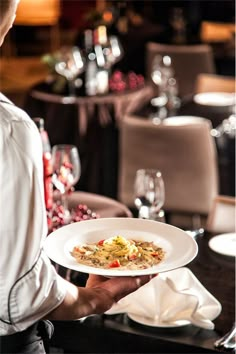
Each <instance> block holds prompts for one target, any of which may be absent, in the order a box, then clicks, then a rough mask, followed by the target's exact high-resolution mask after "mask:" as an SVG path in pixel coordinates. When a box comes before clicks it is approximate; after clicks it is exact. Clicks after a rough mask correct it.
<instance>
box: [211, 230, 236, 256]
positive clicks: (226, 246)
mask: <svg viewBox="0 0 236 354" xmlns="http://www.w3.org/2000/svg"><path fill="white" fill-rule="evenodd" d="M208 245H209V247H210V248H211V249H212V250H213V251H214V252H217V253H220V254H223V255H224V256H231V257H236V233H227V234H221V235H217V236H214V237H212V238H211V239H210V241H209V243H208Z"/></svg>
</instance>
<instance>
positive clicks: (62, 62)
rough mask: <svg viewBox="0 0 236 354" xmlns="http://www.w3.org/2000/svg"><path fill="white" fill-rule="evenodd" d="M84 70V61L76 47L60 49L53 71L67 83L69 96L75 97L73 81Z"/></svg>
mask: <svg viewBox="0 0 236 354" xmlns="http://www.w3.org/2000/svg"><path fill="white" fill-rule="evenodd" d="M84 69H85V60H84V58H83V57H82V55H81V52H80V49H79V48H78V47H76V46H74V47H63V48H61V50H60V51H59V52H58V54H57V62H56V65H55V70H56V72H57V73H58V74H60V75H62V76H64V77H65V78H66V80H67V81H68V86H69V94H70V95H71V96H75V79H76V78H77V76H78V75H79V74H81V73H82V72H83V71H84Z"/></svg>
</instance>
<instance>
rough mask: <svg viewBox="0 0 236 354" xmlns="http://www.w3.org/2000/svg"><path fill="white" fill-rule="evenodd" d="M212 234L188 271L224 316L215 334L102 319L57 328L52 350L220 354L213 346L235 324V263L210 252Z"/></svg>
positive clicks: (115, 317) (120, 317)
mask: <svg viewBox="0 0 236 354" xmlns="http://www.w3.org/2000/svg"><path fill="white" fill-rule="evenodd" d="M211 237H212V235H210V234H205V235H204V236H199V238H198V239H197V242H198V246H199V253H198V255H197V257H196V258H195V259H194V261H192V262H191V263H190V264H189V265H188V267H189V268H190V269H191V271H192V272H193V273H194V275H195V276H196V277H197V278H198V279H199V281H200V282H201V283H202V284H203V285H204V286H205V287H206V289H207V290H208V291H209V292H210V293H211V294H212V295H213V296H215V297H216V299H217V300H218V301H219V302H220V303H221V305H222V312H221V313H220V315H219V316H218V317H217V318H216V319H215V320H214V321H213V322H214V324H215V329H214V330H213V331H211V330H205V329H201V328H198V327H195V326H193V325H188V326H184V327H181V328H177V329H159V328H155V327H149V326H144V325H141V324H137V323H135V322H133V321H132V320H130V319H128V318H127V316H126V315H112V316H108V315H101V316H93V317H89V318H87V319H86V320H85V321H83V322H80V321H75V322H64V321H59V322H54V325H55V332H54V336H53V338H52V346H54V347H60V348H64V350H65V352H69V353H85V352H86V353H95V352H96V353H100V352H106V353H109V352H113V353H124V352H126V353H157V352H163V353H199V352H200V353H207V352H220V351H222V350H216V349H215V348H214V342H215V340H216V339H218V338H219V337H220V336H222V335H223V334H225V333H226V332H227V331H229V330H230V328H231V326H232V324H233V322H234V320H235V302H234V291H235V262H234V258H233V257H227V256H222V255H219V254H217V253H215V252H214V251H212V250H211V249H210V248H209V247H208V242H209V239H210V238H211Z"/></svg>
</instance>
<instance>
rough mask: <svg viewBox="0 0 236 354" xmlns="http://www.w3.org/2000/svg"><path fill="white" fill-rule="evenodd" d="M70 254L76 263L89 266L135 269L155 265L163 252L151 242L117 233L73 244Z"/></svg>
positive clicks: (162, 256)
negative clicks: (108, 236) (94, 241)
mask: <svg viewBox="0 0 236 354" xmlns="http://www.w3.org/2000/svg"><path fill="white" fill-rule="evenodd" d="M71 255H72V256H73V257H74V258H75V259H76V261H77V262H78V263H81V264H85V265H87V266H91V267H97V268H105V269H108V268H118V269H131V270H132V269H133V270H136V269H146V268H149V267H152V266H154V265H157V264H158V263H160V262H161V260H162V259H163V258H164V255H165V252H164V251H163V249H162V248H161V247H158V246H157V245H155V244H154V243H153V242H146V241H135V240H127V239H126V238H124V237H123V236H120V235H118V236H114V237H110V238H108V239H106V240H100V241H98V242H97V243H91V244H85V245H79V246H75V247H74V248H73V250H72V252H71Z"/></svg>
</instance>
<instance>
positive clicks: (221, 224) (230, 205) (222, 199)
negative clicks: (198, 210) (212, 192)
mask: <svg viewBox="0 0 236 354" xmlns="http://www.w3.org/2000/svg"><path fill="white" fill-rule="evenodd" d="M235 220H236V198H235V197H232V196H225V195H217V196H216V197H215V198H214V200H213V202H212V206H211V209H210V212H209V215H208V218H207V223H206V228H207V230H208V231H210V232H212V233H227V232H236V227H235Z"/></svg>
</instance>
